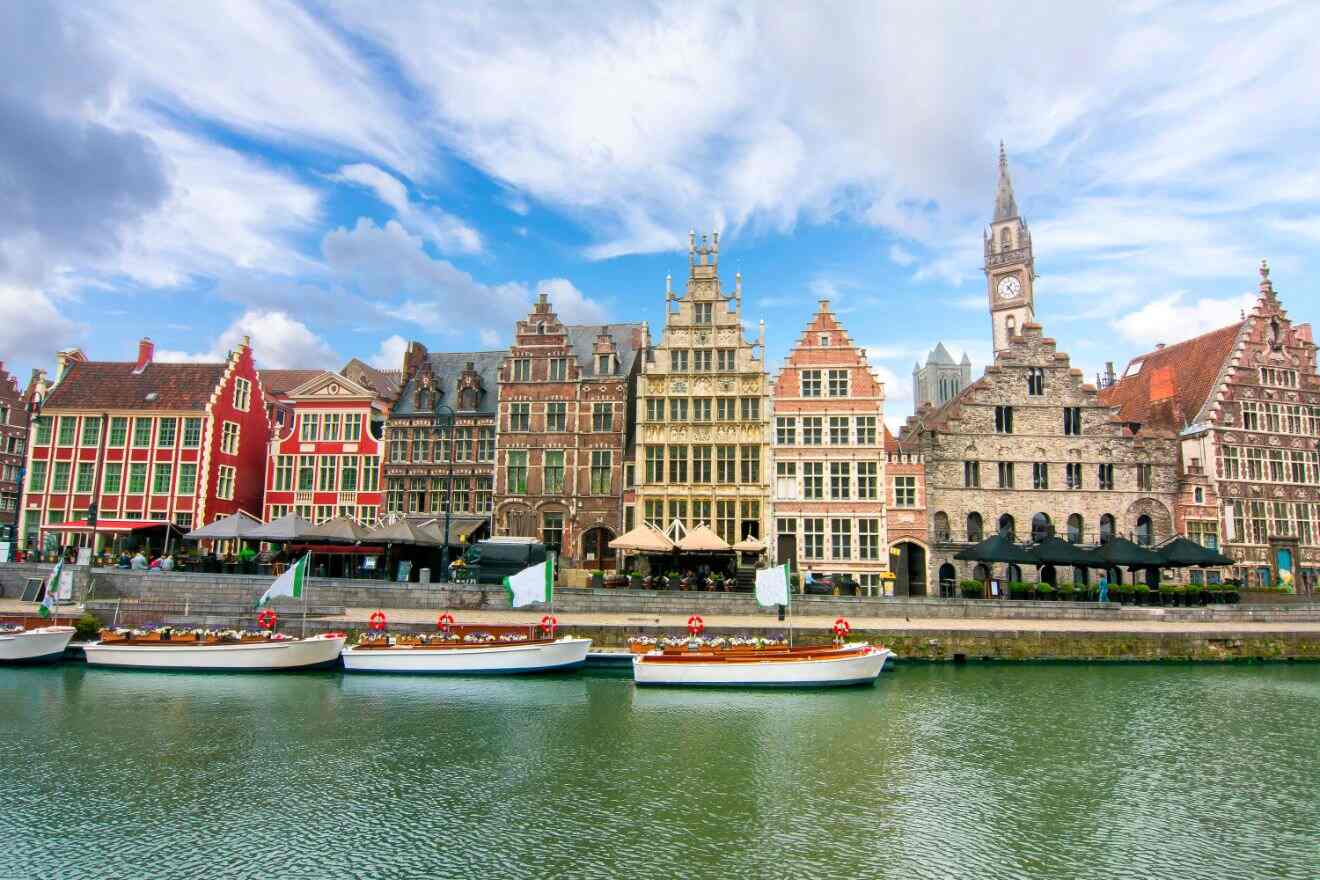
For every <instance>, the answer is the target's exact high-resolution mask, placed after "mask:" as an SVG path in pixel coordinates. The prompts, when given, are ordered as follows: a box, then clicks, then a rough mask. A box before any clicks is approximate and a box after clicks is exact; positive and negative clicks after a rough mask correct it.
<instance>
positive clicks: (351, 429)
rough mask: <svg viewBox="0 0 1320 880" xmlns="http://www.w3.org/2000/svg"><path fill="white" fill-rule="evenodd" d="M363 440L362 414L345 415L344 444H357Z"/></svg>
mask: <svg viewBox="0 0 1320 880" xmlns="http://www.w3.org/2000/svg"><path fill="white" fill-rule="evenodd" d="M361 439H362V413H345V414H344V442H345V443H357V442H358V441H359V440H361Z"/></svg>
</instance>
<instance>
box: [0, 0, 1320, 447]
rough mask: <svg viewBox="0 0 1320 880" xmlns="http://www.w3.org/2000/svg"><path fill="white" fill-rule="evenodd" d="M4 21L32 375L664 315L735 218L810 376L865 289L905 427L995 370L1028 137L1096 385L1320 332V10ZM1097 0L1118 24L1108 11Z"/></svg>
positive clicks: (18, 336)
mask: <svg viewBox="0 0 1320 880" xmlns="http://www.w3.org/2000/svg"><path fill="white" fill-rule="evenodd" d="M1085 7H1086V8H1083V4H1074V3H1064V4H1060V3H1053V2H1049V3H1014V2H996V3H993V4H990V3H984V4H979V3H977V4H966V3H962V4H956V3H948V4H945V3H939V2H932V3H923V4H911V3H907V4H897V3H895V4H890V3H881V2H862V3H856V4H850V3H846V2H842V0H839V2H832V3H830V4H808V3H800V4H798V3H778V2H776V3H768V2H767V3H743V4H726V3H721V2H702V3H693V4H665V3H649V4H632V3H624V2H619V3H604V4H602V3H580V4H578V3H570V2H562V3H554V4H545V3H527V4H522V3H500V4H491V5H481V4H475V3H474V4H420V5H413V4H410V3H407V2H402V0H398V2H391V3H388V4H380V3H366V2H363V3H348V2H338V0H325V2H318V3H312V4H287V3H283V2H247V0H232V2H224V3H214V4H196V3H188V4H163V3H156V4H147V3H134V2H124V3H117V2H105V0H88V2H85V3H78V4H70V3H52V4H50V5H45V4H44V3H42V2H39V0H26V2H22V3H5V4H0V360H3V361H4V362H5V363H6V366H7V368H8V369H10V370H11V371H12V372H16V373H17V374H18V375H19V378H20V381H24V380H25V379H26V377H27V374H28V372H29V371H30V370H31V369H32V368H33V367H46V368H47V369H50V368H51V367H52V366H53V361H54V353H55V352H56V351H58V350H60V349H62V348H67V347H70V346H78V347H79V348H81V349H82V350H83V351H84V352H86V353H87V355H88V356H89V357H91V358H93V359H101V360H116V359H118V360H129V359H132V358H133V357H134V356H135V353H136V350H137V340H138V339H139V338H140V337H141V336H143V335H149V336H151V337H152V339H153V340H154V341H155V343H156V346H157V356H158V358H161V359H174V360H184V359H204V360H210V359H219V358H221V357H223V356H224V354H225V352H227V351H228V350H229V349H230V348H232V347H233V346H234V345H235V344H236V343H237V342H238V341H239V340H240V339H241V338H242V337H243V336H245V335H247V336H250V337H251V339H252V343H253V348H254V352H255V354H256V357H257V360H258V363H259V365H263V366H267V367H280V368H288V367H306V368H319V367H327V368H335V367H338V366H341V365H342V364H343V363H344V362H345V361H346V360H347V359H348V358H350V357H355V356H356V357H361V358H363V359H364V360H367V361H369V362H372V363H375V364H377V365H380V366H384V367H397V366H398V365H399V364H400V361H401V358H402V351H403V348H404V345H405V343H406V341H407V340H408V339H420V340H422V341H423V342H424V343H425V344H426V345H427V346H428V347H429V348H430V349H431V350H432V351H440V350H443V351H472V350H488V349H496V348H502V347H504V346H506V345H508V343H509V341H510V335H511V331H512V329H513V323H514V321H516V320H517V319H518V318H520V317H522V316H523V315H524V314H526V312H527V310H528V308H529V306H530V304H531V302H532V301H533V299H534V298H535V296H536V294H537V293H538V292H545V293H547V294H548V295H549V296H550V299H551V302H552V303H553V304H554V306H555V308H556V310H557V312H558V313H559V315H560V317H561V319H563V320H565V321H566V322H569V323H596V322H603V321H638V320H648V321H650V323H651V327H652V328H653V332H654V331H657V330H658V328H659V327H660V326H661V325H662V323H663V318H664V291H665V276H666V275H667V274H671V275H673V276H674V284H675V287H676V289H681V285H682V282H683V280H684V279H685V277H686V272H687V237H688V231H689V230H690V229H695V230H697V231H698V233H699V234H700V233H702V232H709V231H713V230H718V231H719V232H720V233H721V259H720V268H721V274H722V276H723V279H724V284H725V286H726V289H728V290H731V289H732V287H733V275H734V273H735V272H741V274H742V280H743V291H744V318H745V320H746V324H747V326H748V329H749V334H750V335H754V334H755V333H756V330H757V322H759V321H760V320H764V321H765V322H766V334H767V348H768V354H769V362H768V365H769V368H770V370H771V372H772V373H773V372H774V371H775V370H777V369H778V368H779V366H780V365H781V364H782V361H783V358H784V356H785V355H786V354H787V351H788V349H789V347H790V346H791V345H792V343H793V342H794V340H795V339H796V338H797V336H798V334H799V333H800V332H801V330H802V328H803V327H804V326H805V324H806V322H807V321H808V319H809V318H810V316H811V315H812V313H813V312H814V310H815V309H816V304H817V300H818V299H819V298H821V297H827V298H829V299H830V300H831V302H832V304H833V307H834V309H835V311H836V312H837V313H838V314H839V316H840V317H841V318H842V320H843V322H844V324H845V326H846V327H847V329H848V330H849V332H850V334H851V336H852V338H853V340H854V341H855V342H856V343H858V344H859V345H863V346H865V347H866V348H867V350H868V354H869V356H870V357H871V359H872V363H873V365H874V367H875V369H876V370H877V372H878V373H879V374H880V376H881V378H882V379H884V380H885V382H886V393H887V399H888V404H887V415H888V419H889V421H890V423H891V425H896V424H898V423H901V421H902V419H903V418H904V417H905V416H906V415H907V414H908V413H910V412H911V408H912V387H911V386H912V382H911V372H912V367H913V363H914V362H915V361H918V360H920V361H923V362H924V360H925V356H926V353H927V352H928V351H929V350H930V349H931V348H932V347H933V346H934V345H935V343H936V342H937V341H940V340H942V341H944V343H945V344H946V346H947V347H948V348H949V349H950V350H951V351H952V352H953V354H954V356H955V357H960V356H961V354H962V353H963V352H964V351H966V352H967V353H968V354H969V355H970V357H971V359H972V361H973V363H974V374H976V375H979V374H980V372H981V370H982V369H983V368H984V366H985V364H986V362H987V360H988V358H989V357H990V322H989V317H988V311H987V307H986V292H985V280H984V275H983V273H982V271H981V264H982V243H981V236H982V233H983V231H984V229H985V226H986V224H987V223H988V221H989V220H990V216H991V213H992V208H993V204H994V192H995V183H996V177H997V157H998V146H999V143H1000V141H1001V140H1002V141H1003V142H1004V143H1005V144H1006V146H1007V150H1008V156H1009V163H1010V169H1011V172H1012V176H1013V182H1014V187H1015V191H1016V196H1017V203H1018V206H1019V208H1020V210H1021V212H1022V214H1023V215H1024V217H1025V218H1026V220H1027V222H1028V224H1029V225H1030V228H1031V232H1032V238H1033V245H1034V248H1035V257H1036V271H1037V273H1038V274H1039V278H1038V279H1037V281H1036V286H1035V296H1036V314H1037V319H1038V320H1039V321H1040V322H1041V323H1042V324H1043V325H1044V327H1045V332H1046V333H1047V334H1048V335H1050V336H1053V337H1054V338H1055V339H1057V340H1058V342H1059V345H1060V349H1061V350H1063V351H1067V352H1068V353H1069V354H1071V356H1072V358H1073V364H1074V366H1079V367H1081V368H1082V369H1083V370H1084V371H1085V373H1086V375H1087V376H1094V375H1095V373H1096V372H1097V371H1098V370H1100V369H1101V368H1102V367H1103V364H1104V362H1105V361H1108V360H1113V361H1115V362H1117V363H1118V364H1119V368H1120V369H1121V365H1122V364H1123V363H1125V362H1126V360H1127V359H1128V358H1129V357H1131V356H1133V355H1136V354H1139V353H1141V352H1143V351H1146V350H1149V349H1150V348H1152V347H1153V346H1154V345H1155V344H1156V343H1158V342H1165V343H1171V342H1175V341H1177V340H1178V339H1182V338H1187V337H1189V336H1193V335H1196V334H1197V333H1199V332H1203V331H1205V330H1209V329H1212V328H1214V327H1218V326H1222V325H1224V324H1227V323H1231V322H1232V321H1234V320H1236V319H1237V316H1238V314H1239V312H1240V310H1241V309H1243V308H1244V307H1248V306H1249V305H1250V303H1251V302H1252V300H1253V298H1254V294H1253V291H1254V290H1255V287H1256V283H1257V280H1258V276H1257V266H1258V265H1259V261H1260V259H1261V258H1263V257H1265V258H1268V259H1269V261H1270V265H1271V268H1272V273H1271V277H1272V279H1273V281H1274V282H1275V287H1276V290H1277V291H1278V292H1279V295H1280V296H1281V298H1282V300H1283V302H1284V304H1285V306H1286V307H1288V308H1289V311H1290V314H1291V316H1292V317H1293V319H1294V320H1296V321H1311V322H1315V321H1316V320H1318V319H1320V305H1318V304H1320V281H1317V279H1320V274H1318V273H1317V270H1318V269H1320V167H1318V166H1317V162H1316V158H1315V157H1316V156H1317V155H1320V89H1316V88H1315V86H1314V84H1315V83H1316V82H1320V53H1316V52H1315V51H1313V46H1314V43H1315V40H1316V38H1317V36H1320V5H1317V4H1314V3H1304V2H1303V3H1295V4H1294V3H1286V2H1266V0H1261V2H1248V0H1244V2H1237V3H1232V4H1225V5H1214V4H1212V5H1203V4H1196V3H1161V2H1128V3H1115V4H1085ZM1091 7H1094V8H1091Z"/></svg>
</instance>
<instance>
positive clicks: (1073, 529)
mask: <svg viewBox="0 0 1320 880" xmlns="http://www.w3.org/2000/svg"><path fill="white" fill-rule="evenodd" d="M1084 526H1085V521H1084V520H1083V519H1082V515H1081V514H1080V513H1074V514H1073V515H1072V516H1070V517H1068V540H1069V541H1071V542H1072V543H1074V544H1080V543H1082V534H1083V531H1084V529H1083V527H1084Z"/></svg>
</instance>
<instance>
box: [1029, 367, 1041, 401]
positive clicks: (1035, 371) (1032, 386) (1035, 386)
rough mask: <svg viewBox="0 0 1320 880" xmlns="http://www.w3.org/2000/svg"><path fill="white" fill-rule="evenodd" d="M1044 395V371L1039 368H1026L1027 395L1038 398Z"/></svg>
mask: <svg viewBox="0 0 1320 880" xmlns="http://www.w3.org/2000/svg"><path fill="white" fill-rule="evenodd" d="M1044 393H1045V370H1044V369H1043V368H1041V367H1028V368H1027V394H1028V395H1029V396H1031V397H1040V396H1041V395H1043V394H1044Z"/></svg>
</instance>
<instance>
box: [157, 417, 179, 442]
mask: <svg viewBox="0 0 1320 880" xmlns="http://www.w3.org/2000/svg"><path fill="white" fill-rule="evenodd" d="M177 430H178V420H177V419H161V420H160V424H159V425H158V426H157V427H156V445H157V446H159V447H161V448H163V449H169V448H171V447H172V446H174V435H175V432H176V431H177Z"/></svg>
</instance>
